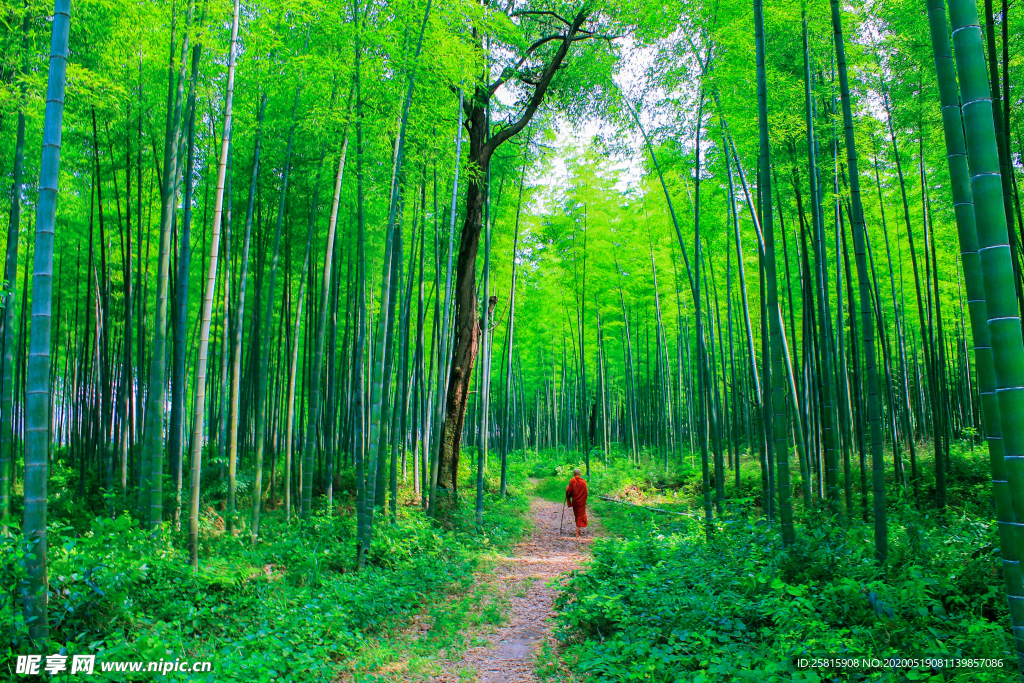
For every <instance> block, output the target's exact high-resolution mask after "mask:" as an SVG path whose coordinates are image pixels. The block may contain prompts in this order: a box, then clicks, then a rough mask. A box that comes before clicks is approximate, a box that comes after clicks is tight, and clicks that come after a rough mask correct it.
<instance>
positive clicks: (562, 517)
mask: <svg viewBox="0 0 1024 683" xmlns="http://www.w3.org/2000/svg"><path fill="white" fill-rule="evenodd" d="M560 507H561V508H562V516H561V517H559V518H558V535H559V536H561V535H562V520H564V519H565V506H564V505H562V506H560Z"/></svg>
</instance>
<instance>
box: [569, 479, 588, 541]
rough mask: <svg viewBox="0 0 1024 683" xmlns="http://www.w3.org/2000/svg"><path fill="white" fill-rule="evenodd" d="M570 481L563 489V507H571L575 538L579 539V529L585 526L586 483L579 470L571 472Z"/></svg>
mask: <svg viewBox="0 0 1024 683" xmlns="http://www.w3.org/2000/svg"><path fill="white" fill-rule="evenodd" d="M572 475H573V476H572V479H570V480H569V485H568V486H566V487H565V507H571V508H572V511H573V514H574V515H575V516H576V538H579V537H580V529H585V528H586V526H587V482H586V481H584V480H583V478H582V477H581V476H580V471H579V470H573V472H572Z"/></svg>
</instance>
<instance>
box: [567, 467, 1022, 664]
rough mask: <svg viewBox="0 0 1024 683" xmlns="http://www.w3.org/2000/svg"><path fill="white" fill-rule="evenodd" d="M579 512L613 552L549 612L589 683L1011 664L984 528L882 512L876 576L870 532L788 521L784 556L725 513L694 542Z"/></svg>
mask: <svg viewBox="0 0 1024 683" xmlns="http://www.w3.org/2000/svg"><path fill="white" fill-rule="evenodd" d="M982 456H983V454H982V452H981V451H980V450H979V451H977V452H976V455H975V456H974V457H972V458H970V459H969V460H968V461H967V464H965V466H969V467H976V466H977V467H980V466H981V465H978V464H977V461H983V460H984V458H983V457H982ZM614 476H616V477H618V478H620V481H621V482H626V483H627V487H628V486H633V485H635V484H636V483H641V484H642V479H643V476H642V475H641V474H640V473H639V472H637V471H636V470H634V471H632V472H628V471H622V470H621V469H620V471H619V472H617V473H616V475H614ZM612 479H613V477H612V476H609V475H605V481H611V480H612ZM606 491H607V492H608V493H612V494H615V495H617V496H621V495H623V494H624V493H625V489H623V488H620V489H606ZM650 493H651V491H650V490H649V489H648V490H647V491H646V495H650ZM667 505H668V504H667V503H663V502H660V500H659V502H658V503H657V506H658V507H662V508H665V507H667ZM594 507H595V514H596V515H597V516H598V517H600V518H601V520H602V522H603V523H604V524H605V526H606V527H608V528H609V529H612V530H613V531H615V532H616V533H617V534H620V535H621V536H624V537H625V538H611V539H607V540H603V539H598V540H597V541H596V542H595V545H594V549H593V562H592V563H591V564H590V565H589V566H588V567H587V568H586V569H585V570H583V571H580V572H576V573H574V575H573V576H572V578H571V580H570V581H569V582H568V584H567V585H566V586H565V588H564V590H563V591H562V593H561V594H560V596H559V598H558V599H557V601H556V606H557V607H558V608H559V609H561V610H562V613H561V615H560V616H559V619H558V633H559V635H560V637H561V638H562V639H564V640H565V641H566V642H567V645H568V649H567V651H566V659H567V660H569V661H572V662H574V668H576V669H577V670H579V671H586V672H588V673H590V675H591V676H592V680H607V681H621V680H651V681H677V680H687V681H699V680H708V681H717V680H737V681H739V680H750V681H774V680H802V681H818V680H824V678H825V677H826V675H827V677H828V680H879V681H881V680H897V679H899V678H901V677H905V679H907V680H924V679H927V678H928V677H930V676H933V675H935V676H940V675H941V676H945V678H937V679H936V680H957V681H967V680H970V681H1001V680H1006V677H1007V675H1008V673H1007V670H1006V669H998V670H997V669H990V670H981V671H979V670H972V671H970V672H966V671H952V670H947V671H945V672H940V671H938V670H932V669H930V668H928V667H924V666H921V667H918V668H917V669H916V670H907V671H905V672H904V673H902V674H899V673H892V672H889V673H886V672H883V671H881V670H874V671H870V670H866V669H860V670H847V671H832V672H827V671H825V670H814V671H812V670H806V669H805V670H801V669H799V668H798V667H797V660H799V659H800V658H807V659H810V658H814V657H873V658H878V659H884V658H886V657H890V656H894V657H916V658H926V657H946V658H950V657H989V658H1002V659H1003V663H1004V665H1005V666H1006V667H1007V668H1008V669H1010V670H1012V669H1013V667H1014V666H1015V660H1014V658H1013V657H1012V648H1011V646H1010V634H1009V630H1008V628H1007V625H1008V623H1009V620H1008V619H1007V608H1006V600H1005V593H1004V590H1003V588H1002V585H1001V584H1002V580H1001V576H1000V574H999V558H998V551H997V550H996V548H997V546H998V542H997V534H996V530H995V525H994V524H992V523H990V522H989V521H988V519H989V516H988V515H987V514H986V515H984V516H982V517H980V518H979V517H977V516H975V515H973V514H967V513H950V514H949V515H947V516H945V517H942V518H937V517H936V516H935V514H934V512H930V513H922V512H921V511H919V510H917V509H916V508H914V507H913V506H912V505H909V504H905V503H903V502H898V503H895V504H893V505H891V506H890V511H889V514H890V516H889V531H890V538H891V546H890V557H889V563H888V564H887V566H886V567H885V568H883V569H879V568H878V567H877V566H876V564H875V562H874V560H873V552H874V547H873V544H872V540H871V539H872V529H871V526H870V525H869V524H865V523H862V522H860V521H859V520H858V521H852V522H851V523H850V524H849V525H848V526H847V527H846V528H840V527H836V526H834V525H832V524H831V523H829V521H828V519H827V517H826V516H825V515H824V513H821V512H817V511H814V510H804V511H803V513H804V514H803V519H800V534H799V535H798V541H797V543H796V544H795V545H794V546H792V547H790V548H787V549H786V550H783V549H782V548H781V547H780V545H779V543H778V538H777V536H778V534H777V530H775V529H772V528H768V527H767V526H766V525H765V524H764V523H763V522H760V521H759V522H754V521H753V520H752V519H749V518H747V517H746V516H745V515H742V514H730V515H727V517H726V518H725V519H724V520H722V521H723V522H724V523H722V524H717V525H716V527H715V533H714V534H713V535H712V536H711V539H710V541H708V540H706V537H705V531H704V527H703V524H702V522H701V521H700V520H695V519H692V518H689V517H681V516H676V515H665V514H658V513H652V512H649V511H647V510H642V509H639V508H635V507H627V506H622V505H615V504H613V503H606V502H603V501H600V500H596V501H595V504H594Z"/></svg>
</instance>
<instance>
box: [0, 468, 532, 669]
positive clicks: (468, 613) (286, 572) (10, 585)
mask: <svg viewBox="0 0 1024 683" xmlns="http://www.w3.org/2000/svg"><path fill="white" fill-rule="evenodd" d="M474 460H475V458H463V462H464V463H465V464H466V467H465V468H464V469H465V471H464V472H461V473H460V475H461V476H460V480H461V481H462V482H470V481H473V479H472V477H471V473H470V472H469V464H470V463H471V462H472V461H474ZM509 471H510V474H509V480H510V486H509V491H510V495H509V496H508V497H507V498H506V499H504V500H503V499H501V498H499V497H498V496H497V495H495V494H494V492H496V491H497V480H496V473H495V476H489V477H488V480H487V484H488V486H487V488H488V495H486V496H485V498H484V524H483V528H482V529H480V530H478V529H476V525H475V520H474V512H473V501H472V496H469V495H468V494H467V496H466V499H465V500H463V501H462V502H461V503H460V504H459V505H458V506H457V507H456V508H455V509H454V510H453V511H452V512H451V514H450V515H449V516H448V518H447V520H446V523H445V524H436V523H433V522H431V521H430V520H428V519H427V518H426V517H425V516H424V514H423V513H422V511H421V509H420V507H419V505H418V504H417V503H416V502H415V499H414V497H413V494H412V491H411V487H409V488H403V489H401V490H400V492H399V502H400V505H399V510H398V516H397V519H396V520H394V522H392V521H391V520H390V518H388V519H385V518H383V517H378V518H377V519H376V521H375V529H374V539H373V546H372V548H371V550H370V554H369V560H368V566H367V567H366V568H365V569H363V570H362V571H359V572H355V571H353V560H354V557H355V544H354V540H353V537H354V533H355V519H354V515H353V514H352V508H353V500H352V498H351V492H348V491H345V490H342V491H340V492H338V493H336V496H337V498H336V503H337V507H336V508H335V509H334V510H333V511H327V510H323V509H321V510H316V511H314V513H313V514H312V515H311V516H310V517H309V518H308V519H306V520H300V519H298V518H296V517H293V518H292V519H291V521H285V519H284V515H283V513H281V512H280V511H277V512H269V513H267V514H265V515H264V517H263V520H262V524H261V530H260V540H259V542H258V543H257V544H256V545H255V546H253V545H252V544H251V542H250V540H249V534H248V530H247V529H243V530H242V533H240V534H239V535H238V536H233V535H230V534H227V533H225V532H224V530H223V528H224V527H223V519H222V518H221V517H220V516H219V514H218V513H216V512H215V511H214V508H213V507H206V512H205V513H204V515H203V516H202V519H201V530H200V539H201V543H200V551H201V554H200V568H199V571H198V572H193V571H192V568H191V567H190V566H189V563H188V550H187V542H186V535H185V534H186V533H187V526H188V525H187V521H186V522H185V524H184V525H183V526H184V527H185V529H186V532H180V531H175V530H174V528H173V525H171V524H167V525H165V531H164V533H163V534H162V535H161V536H160V537H159V538H158V539H157V540H153V539H151V538H150V536H149V534H148V532H145V531H142V530H140V529H139V528H138V525H137V523H136V522H134V521H133V520H132V519H131V518H130V517H128V516H127V515H123V516H120V517H117V518H116V519H109V518H102V517H95V516H93V517H92V519H83V516H84V513H80V514H79V515H78V516H77V517H74V518H69V517H67V516H62V515H55V516H51V517H50V524H49V530H48V535H49V548H48V553H47V558H48V563H49V567H48V575H49V581H50V595H49V613H50V620H51V641H50V642H49V643H46V644H43V645H42V647H40V646H39V645H38V644H33V643H31V642H30V641H29V639H28V636H27V632H26V628H25V624H24V622H23V618H22V613H21V611H20V606H18V605H17V604H15V603H14V602H13V598H14V597H15V596H16V593H17V590H18V587H19V586H20V585H22V584H21V581H22V580H23V579H24V578H25V555H26V553H27V552H31V548H30V547H28V546H27V545H26V544H25V543H24V540H23V539H21V538H20V537H18V536H14V537H13V538H11V539H7V540H5V541H3V542H2V544H0V552H2V555H0V568H2V570H3V574H2V576H3V585H4V586H6V589H5V590H4V591H3V593H2V597H0V629H2V631H3V633H4V634H6V635H7V637H5V639H4V640H5V652H4V655H5V656H4V657H3V658H2V659H0V679H3V678H6V677H7V675H8V673H10V675H11V676H13V675H14V674H13V667H14V663H13V658H14V655H16V654H18V653H38V652H40V650H43V651H48V652H60V653H62V654H66V655H75V654H94V655H96V661H97V665H96V673H95V674H93V675H85V676H82V675H76V676H72V677H69V678H67V680H76V679H81V680H83V681H84V680H90V681H92V680H116V681H131V680H145V681H151V680H186V679H187V680H195V681H218V682H220V681H246V682H247V683H248V682H259V681H277V680H280V681H304V682H305V681H333V680H335V679H336V678H337V677H338V676H339V675H341V674H342V673H343V672H345V671H349V672H350V673H349V675H350V676H351V675H352V674H353V673H356V675H357V677H356V680H375V678H374V677H373V676H371V675H370V674H369V673H368V672H370V671H372V670H374V669H375V668H378V667H379V665H381V664H382V663H384V662H387V661H390V660H393V659H394V657H390V659H389V657H388V656H387V647H388V646H387V645H386V643H387V642H388V641H389V639H390V638H391V637H392V636H393V635H394V634H395V633H396V632H398V631H400V630H401V629H403V628H406V627H407V626H408V624H409V623H410V619H411V617H412V616H413V615H417V614H420V615H421V616H422V615H426V618H427V619H428V621H429V622H430V628H429V629H428V632H427V637H426V638H425V639H423V643H422V644H421V646H419V650H418V651H417V652H418V656H420V657H429V654H430V651H435V652H436V651H438V650H439V649H442V650H443V649H450V648H451V647H453V646H454V645H453V642H454V641H453V638H455V637H456V636H455V635H454V634H457V632H458V630H459V628H461V626H462V625H463V624H464V623H475V622H479V621H481V620H483V621H487V620H491V621H495V620H500V619H501V618H502V617H501V615H502V613H503V612H502V607H501V603H500V600H498V599H497V598H495V599H493V600H492V599H489V598H487V597H486V596H477V597H478V598H480V597H482V599H481V600H479V601H478V602H479V603H481V604H482V607H481V606H474V607H473V608H472V609H471V608H470V601H469V600H467V599H466V597H465V596H472V595H475V593H474V590H473V589H472V587H473V584H474V572H475V571H477V569H478V567H479V565H480V562H481V561H486V558H487V557H488V556H489V555H490V554H492V553H493V552H495V551H496V550H501V549H503V548H507V547H509V546H510V545H511V544H513V543H515V542H516V541H517V540H518V539H519V538H520V537H521V535H522V533H523V531H524V530H525V528H526V525H527V524H528V522H527V521H526V520H525V518H524V513H525V512H526V511H527V510H528V509H529V500H528V495H527V490H526V489H527V487H528V484H527V483H526V478H525V476H526V473H525V467H524V466H523V465H521V464H519V463H518V462H512V463H510V468H509ZM58 473H59V470H58ZM471 490H472V489H467V491H471ZM338 499H340V500H338ZM185 509H186V510H187V506H186V508H185ZM452 595H456V596H461V597H459V599H457V600H456V601H455V603H454V604H455V607H454V608H453V607H451V605H452V603H451V601H450V600H449V596H452ZM18 603H20V601H18ZM459 605H462V606H461V607H459ZM161 659H162V660H165V661H174V660H177V659H180V660H182V661H210V662H213V669H212V672H210V673H203V674H198V673H193V674H188V675H185V674H181V673H177V674H175V673H169V674H167V675H166V676H164V675H154V674H152V673H141V674H134V678H133V674H128V673H116V674H115V673H107V674H103V673H101V672H100V662H104V661H147V662H148V661H157V660H161ZM69 661H70V659H69ZM8 667H10V671H9V672H8ZM360 672H361V673H360ZM65 676H67V674H66V673H65V674H62V677H61V680H65V678H64V677H65ZM25 680H27V679H25ZM380 680H385V679H380Z"/></svg>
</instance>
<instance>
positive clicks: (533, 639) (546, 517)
mask: <svg viewBox="0 0 1024 683" xmlns="http://www.w3.org/2000/svg"><path fill="white" fill-rule="evenodd" d="M531 481H532V482H533V483H536V481H535V480H531ZM562 510H565V516H564V518H562V517H561V516H562ZM530 516H531V518H532V520H533V531H532V532H531V533H530V536H529V537H528V538H526V539H525V540H524V541H523V542H522V543H520V544H519V545H517V546H516V547H515V549H514V550H513V552H512V554H511V555H510V556H509V557H506V558H504V559H503V560H502V561H501V562H500V563H499V564H498V566H497V567H496V568H495V571H494V573H493V574H492V575H491V576H490V577H486V578H485V580H488V581H490V582H492V583H493V584H494V589H495V591H496V592H497V593H498V594H500V595H504V596H507V597H508V598H509V600H510V602H511V610H510V613H509V621H508V622H507V623H506V624H505V625H503V626H500V627H498V628H497V629H495V630H494V631H493V632H491V633H480V634H478V635H477V637H478V641H477V642H479V641H480V640H484V641H489V643H490V644H489V645H486V646H482V647H475V648H471V649H469V650H466V651H465V652H464V653H463V655H462V659H461V660H460V661H456V662H451V663H450V666H448V667H446V670H447V671H451V672H455V671H461V672H466V671H467V670H475V671H476V675H477V677H476V679H475V680H476V681H478V682H479V683H526V682H531V681H536V680H537V679H536V677H535V676H534V674H533V669H534V658H535V656H536V654H537V653H538V652H539V651H540V648H541V645H542V644H543V643H544V641H548V642H550V643H551V645H552V646H553V645H554V644H555V643H554V636H553V635H552V634H551V627H552V623H551V622H552V619H553V617H554V615H555V613H554V610H553V608H552V603H553V602H554V599H555V593H556V592H557V591H556V590H555V589H554V588H549V587H548V585H547V584H548V581H549V580H551V579H553V578H556V577H558V576H561V575H564V574H565V573H567V572H569V571H571V570H573V569H578V568H579V567H580V564H581V563H582V562H583V561H585V560H587V559H589V557H590V546H591V545H592V544H593V542H594V537H595V536H601V535H603V532H604V530H603V528H602V527H601V525H600V523H599V522H597V520H595V518H594V515H593V513H592V512H591V511H590V510H588V511H587V517H588V518H589V526H588V527H587V529H586V531H585V534H586V535H585V536H582V537H581V538H580V539H578V540H577V539H576V538H575V535H574V534H575V531H576V528H575V525H574V523H573V516H572V510H571V509H566V508H565V507H564V506H563V505H562V504H560V503H555V502H552V501H549V500H544V499H542V498H537V497H534V498H532V499H531V501H530ZM560 521H561V528H562V533H561V534H559V522H560ZM433 680H434V681H438V682H440V681H448V680H462V681H465V680H466V679H465V674H464V673H463V677H462V678H461V679H460V678H459V677H457V676H456V677H451V678H450V677H449V675H443V676H440V677H437V678H434V679H433Z"/></svg>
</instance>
